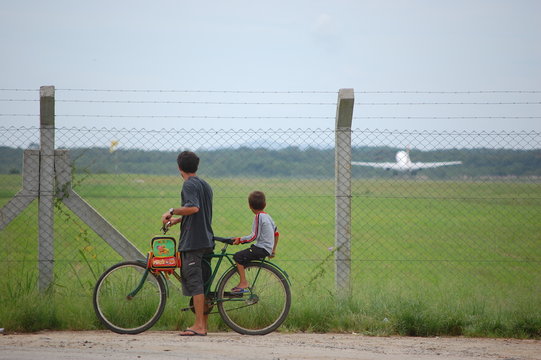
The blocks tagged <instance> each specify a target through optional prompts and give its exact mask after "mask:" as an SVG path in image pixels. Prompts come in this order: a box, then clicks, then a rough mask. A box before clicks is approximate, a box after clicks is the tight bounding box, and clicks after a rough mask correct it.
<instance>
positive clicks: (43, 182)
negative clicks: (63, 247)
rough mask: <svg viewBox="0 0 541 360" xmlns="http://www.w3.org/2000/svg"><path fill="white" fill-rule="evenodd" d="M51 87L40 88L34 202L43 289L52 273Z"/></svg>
mask: <svg viewBox="0 0 541 360" xmlns="http://www.w3.org/2000/svg"><path fill="white" fill-rule="evenodd" d="M54 108H55V103H54V86H42V87H41V88H40V163H39V197H38V199H39V205H38V229H39V231H38V234H39V235H38V270H39V278H38V288H39V290H40V291H44V290H46V289H47V288H49V286H50V285H51V284H52V283H53V274H54V271H53V270H54V181H55V173H54V147H55V144H54V140H55V139H54V138H55V134H54V131H55V128H54V126H55V125H54V123H55V111H54Z"/></svg>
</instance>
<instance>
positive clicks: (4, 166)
mask: <svg viewBox="0 0 541 360" xmlns="http://www.w3.org/2000/svg"><path fill="white" fill-rule="evenodd" d="M399 150H403V149H397V148H392V147H381V146H380V147H355V148H353V149H352V160H353V161H365V162H393V161H394V159H395V154H396V152H397V151H399ZM23 151H24V150H23V149H21V148H11V147H0V174H19V173H21V172H22V158H23ZM196 152H197V154H198V155H199V157H200V158H201V165H200V170H199V173H201V174H203V175H205V176H211V177H304V178H332V177H334V149H333V148H327V149H321V148H314V147H308V148H299V147H295V146H290V147H285V148H280V149H268V148H252V147H240V148H223V149H215V150H197V151H196ZM177 155H178V152H176V151H158V150H136V149H118V150H116V151H114V152H110V150H109V148H96V147H92V148H73V149H70V158H71V160H72V162H73V166H74V169H75V171H76V172H88V173H96V174H107V173H133V174H155V175H175V174H177V173H178V170H177V165H176V157H177ZM410 157H411V159H412V161H413V162H418V161H422V162H432V161H462V165H456V166H447V167H441V168H435V169H425V170H422V171H421V173H420V174H422V175H423V176H426V177H428V178H433V179H446V178H460V177H473V178H475V177H486V176H489V177H508V176H517V177H530V176H541V150H540V149H536V150H512V149H487V148H480V149H446V150H431V151H421V150H416V149H412V150H411V152H410ZM352 174H353V176H354V177H357V178H371V177H388V176H392V175H393V173H392V172H388V171H385V170H381V169H374V168H369V167H360V166H353V167H352Z"/></svg>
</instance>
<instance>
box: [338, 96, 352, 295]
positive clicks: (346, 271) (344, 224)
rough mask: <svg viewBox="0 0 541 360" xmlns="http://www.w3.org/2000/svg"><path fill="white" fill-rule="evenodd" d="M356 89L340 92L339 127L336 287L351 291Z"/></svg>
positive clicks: (342, 290) (339, 289)
mask: <svg viewBox="0 0 541 360" xmlns="http://www.w3.org/2000/svg"><path fill="white" fill-rule="evenodd" d="M353 104H354V93H353V89H340V91H339V92H338V104H337V109H336V127H335V134H336V135H335V160H334V166H335V176H336V181H335V235H334V237H335V249H336V251H335V275H334V276H335V286H336V290H337V291H340V292H349V291H350V290H351V282H350V274H351V122H352V119H353Z"/></svg>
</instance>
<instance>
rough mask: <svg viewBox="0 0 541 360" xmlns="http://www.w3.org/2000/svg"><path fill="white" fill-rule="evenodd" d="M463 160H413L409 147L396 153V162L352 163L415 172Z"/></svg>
mask: <svg viewBox="0 0 541 360" xmlns="http://www.w3.org/2000/svg"><path fill="white" fill-rule="evenodd" d="M460 164H462V161H444V162H427V163H423V162H411V160H410V154H409V148H407V149H406V151H399V152H397V153H396V162H381V163H378V162H360V161H352V162H351V165H359V166H371V167H374V168H381V169H385V170H394V171H402V172H404V171H408V172H415V171H419V170H422V169H430V168H436V167H440V166H449V165H460Z"/></svg>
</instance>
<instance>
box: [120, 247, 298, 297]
mask: <svg viewBox="0 0 541 360" xmlns="http://www.w3.org/2000/svg"><path fill="white" fill-rule="evenodd" d="M227 247H228V244H227V243H225V244H224V246H223V247H222V249H221V250H220V252H219V253H217V254H210V255H208V256H207V257H206V258H210V259H214V258H217V259H218V260H217V261H218V262H217V263H216V265H214V267H213V268H212V266H211V268H212V273H211V275H210V277H209V279H208V280H207V282H206V283H205V297H208V296H209V294H211V293H212V292H213V291H211V290H212V285H213V284H214V286H215V287H214V293H215V292H216V287H217V286H218V284H219V283H220V281H221V280H222V279H223V277H224V276H225V274H227V272H228V270H229V268H234V267H236V265H235V262H234V261H233V260H232V257H233V254H231V253H227V252H226V251H227ZM224 258H225V259H227V261H228V262H229V265H230V267H229V268H228V269H226V271H224V273H223V274H222V276H221V277H220V278H219V279H218V281H216V282H215V281H214V280H215V279H216V275H217V274H218V271H219V269H220V267H221V265H222V261H223V260H224ZM203 261H205V258H203ZM259 262H261V263H265V264H267V265H270V266H272V267H274V268H275V269H276V270H278V271H279V272H281V273H282V274H284V278H285V279H286V280H287V282H288V284H290V285H291V280H290V279H289V275H288V274H287V272H286V271H285V270H283V269H282V268H280V267H279V266H278V265H276V264H275V263H273V262H270V261H268V260H266V259H262V260H259ZM209 265H210V263H209ZM149 271H150V270H147V271H146V272H145V275H144V276H143V278H142V279H141V283H140V284H139V286H138V288H137V289H135V290H134V291H133V292H132V293H130V295H132V294H133V295H135V294H137V291H138V290H139V289H140V288H141V286H142V284H143V282H144V281H145V279H146V277H147V276H148V272H149ZM260 271H261V269H258V272H257V274H256V276H255V279H254V283H253V284H252V285H253V286H255V285H256V284H257V279H258V278H259V272H260ZM160 275H161V276H162V279H163V280H164V284H165V288H166V292H167V297H169V285H168V281H167V280H168V278H167V275H166V274H165V273H163V272H160ZM172 275H173V276H174V277H175V278H176V279H177V280H178V281H179V282H180V281H181V277H180V274H179V273H177V272H176V271H173V272H172ZM215 300H216V301H234V300H235V299H232V298H227V299H215Z"/></svg>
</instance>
